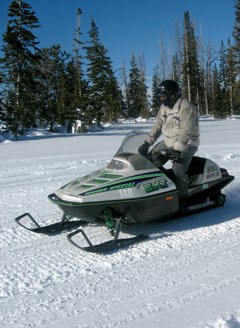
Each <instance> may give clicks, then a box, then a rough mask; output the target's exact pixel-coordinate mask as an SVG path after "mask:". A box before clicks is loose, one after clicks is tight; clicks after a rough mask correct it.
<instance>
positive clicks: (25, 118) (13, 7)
mask: <svg viewBox="0 0 240 328" xmlns="http://www.w3.org/2000/svg"><path fill="white" fill-rule="evenodd" d="M8 17H9V21H8V24H7V30H6V32H5V33H4V35H3V41H4V43H5V45H4V46H3V47H2V51H3V54H4V57H3V59H2V69H3V71H4V83H5V85H6V88H7V89H6V97H7V101H6V103H7V105H6V123H7V125H8V127H9V129H10V130H11V131H12V132H13V134H14V135H15V137H16V138H17V135H18V133H19V132H20V131H21V132H23V130H24V129H25V128H26V127H29V126H31V125H34V124H35V119H36V115H35V113H34V99H33V97H32V94H33V88H34V86H36V83H35V76H34V75H33V72H35V73H36V70H35V65H36V64H37V63H38V61H39V57H38V56H37V55H36V50H37V49H38V48H37V45H38V43H39V42H38V41H37V40H36V37H35V36H34V34H33V33H32V30H33V29H36V28H38V27H39V26H40V25H39V22H38V18H37V17H36V15H35V12H34V11H32V10H31V6H30V5H29V4H27V3H26V2H23V1H22V0H14V1H12V3H11V4H10V5H9V9H8Z"/></svg>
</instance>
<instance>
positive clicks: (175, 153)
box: [169, 149, 181, 163]
mask: <svg viewBox="0 0 240 328" xmlns="http://www.w3.org/2000/svg"><path fill="white" fill-rule="evenodd" d="M180 156H181V152H180V150H176V149H171V150H170V152H169V158H170V160H171V161H172V162H173V163H174V162H176V163H178V162H179V158H180Z"/></svg>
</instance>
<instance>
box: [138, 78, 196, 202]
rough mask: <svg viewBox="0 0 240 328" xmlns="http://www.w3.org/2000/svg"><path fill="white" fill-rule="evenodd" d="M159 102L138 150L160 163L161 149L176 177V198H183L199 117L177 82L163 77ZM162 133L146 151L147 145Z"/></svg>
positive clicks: (194, 146) (156, 163)
mask: <svg viewBox="0 0 240 328" xmlns="http://www.w3.org/2000/svg"><path fill="white" fill-rule="evenodd" d="M159 88H160V90H159V91H160V98H161V106H160V109H159V112H158V114H157V117H156V120H155V123H154V125H153V128H152V130H151V131H150V133H149V135H148V137H147V139H146V141H145V142H144V144H143V145H141V146H140V147H139V149H138V152H139V153H140V154H141V155H143V156H145V157H148V156H149V157H150V160H152V162H153V164H154V165H156V166H157V167H160V166H162V165H164V164H165V163H166V161H167V160H168V159H166V160H165V161H164V160H163V159H162V156H161V152H162V151H165V152H166V154H168V158H169V159H170V160H171V161H172V163H173V164H172V170H173V173H174V175H175V178H176V186H177V188H178V191H179V200H180V201H183V200H184V199H185V198H186V197H187V195H188V177H187V174H186V172H187V170H188V166H189V164H190V163H191V160H192V157H193V155H194V154H195V153H196V151H197V149H198V146H199V120H198V112H197V110H196V108H195V106H193V104H191V103H190V102H189V101H188V100H187V99H185V98H183V97H182V96H181V91H180V88H179V85H178V83H177V82H175V81H173V80H165V81H163V82H162V83H161V84H160V86H159ZM160 135H163V137H164V138H163V140H162V141H160V142H159V143H158V144H157V145H156V146H155V147H154V148H153V149H152V150H151V152H150V153H148V150H149V147H150V146H151V145H153V144H154V143H155V141H156V140H157V139H158V138H159V137H160Z"/></svg>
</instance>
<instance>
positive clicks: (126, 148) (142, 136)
mask: <svg viewBox="0 0 240 328" xmlns="http://www.w3.org/2000/svg"><path fill="white" fill-rule="evenodd" d="M147 135H148V134H147V133H146V132H144V131H141V130H134V131H132V132H130V133H129V134H128V135H127V136H126V137H125V138H124V139H123V141H122V144H121V146H120V148H119V149H118V151H117V152H116V154H115V156H119V155H121V154H122V153H132V154H136V153H138V148H139V147H140V146H141V145H142V144H143V143H144V141H145V140H146V139H147Z"/></svg>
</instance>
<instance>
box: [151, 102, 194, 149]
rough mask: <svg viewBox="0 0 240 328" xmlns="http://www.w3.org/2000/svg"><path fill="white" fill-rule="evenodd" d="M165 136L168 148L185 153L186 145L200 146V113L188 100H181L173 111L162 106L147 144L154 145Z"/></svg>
mask: <svg viewBox="0 0 240 328" xmlns="http://www.w3.org/2000/svg"><path fill="white" fill-rule="evenodd" d="M161 134H162V135H163V136H164V141H165V144H166V145H167V147H170V148H173V149H176V150H179V151H183V150H184V148H185V146H186V145H192V146H195V147H198V146H199V142H200V138H199V118H198V111H197V109H196V108H195V106H193V105H192V104H191V103H190V102H189V101H188V100H187V99H185V98H179V99H178V100H177V101H176V103H175V105H174V107H173V108H172V109H171V108H169V107H166V106H164V105H161V107H160V109H159V111H158V114H157V117H156V120H155V123H154V125H153V128H152V130H151V131H150V133H149V135H148V138H147V142H148V143H149V144H150V145H152V144H154V142H155V141H156V140H157V139H158V137H160V135H161Z"/></svg>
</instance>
